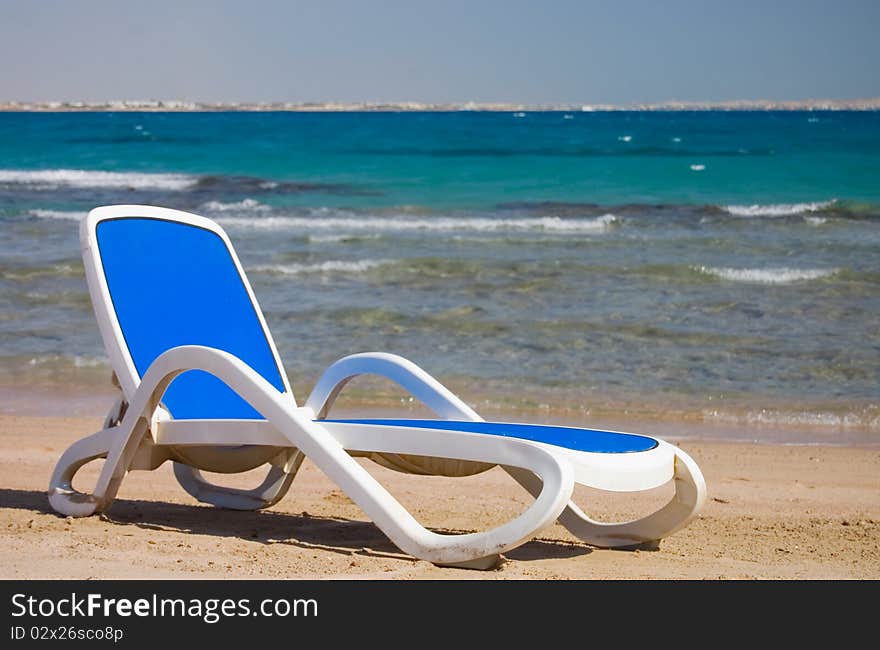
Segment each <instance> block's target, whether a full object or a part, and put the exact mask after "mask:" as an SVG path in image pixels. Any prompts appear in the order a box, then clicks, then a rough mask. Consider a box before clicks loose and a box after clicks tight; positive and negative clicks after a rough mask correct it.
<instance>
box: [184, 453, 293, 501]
mask: <svg viewBox="0 0 880 650" xmlns="http://www.w3.org/2000/svg"><path fill="white" fill-rule="evenodd" d="M304 458H305V455H304V454H303V453H302V452H301V451H297V452H296V454H295V456H294V457H293V458H292V459H291V460H290V461H288V463H287V464H286V467H285V468H284V469H282V468H280V467H276V466H274V465H273V466H271V467H270V468H269V472H268V473H267V474H266V478H265V479H264V480H263V482H262V483H260V484H259V485H258V486H257V487H255V488H253V489H250V490H242V489H238V488H231V487H224V486H222V485H215V484H213V483H211V482H210V481H207V480H206V479H205V477H204V476H202V473H201V472H200V471H199V470H198V469H196V468H195V467H191V466H189V465H184V464H183V463H174V476H175V478H176V479H177V482H178V483H180V486H181V487H182V488H183V489H184V490H186V491H187V492H188V493H189V494H190V495H191V496H193V497H194V498H195V499H196V500H198V501H201V502H202V503H210V504H211V505H214V506H217V507H219V508H228V509H230V510H259V509H261V508H269V507H270V506H273V505H275V504H276V503H278V501H280V500H281V499H282V498H284V495H285V494H287V490H288V489H290V484H291V483H292V482H293V479H294V477H295V476H296V473H297V471H299V467H300V465H302V462H303V459H304Z"/></svg>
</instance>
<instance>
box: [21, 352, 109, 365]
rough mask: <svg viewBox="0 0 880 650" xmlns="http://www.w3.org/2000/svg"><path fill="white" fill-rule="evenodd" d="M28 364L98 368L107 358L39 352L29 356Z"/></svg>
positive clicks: (104, 363)
mask: <svg viewBox="0 0 880 650" xmlns="http://www.w3.org/2000/svg"><path fill="white" fill-rule="evenodd" d="M28 365H29V366H44V365H52V366H57V365H68V366H73V367H74V368H100V367H102V366H105V365H107V359H106V358H104V357H92V356H86V355H73V356H67V355H61V354H40V355H37V356H35V357H31V358H30V359H29V360H28Z"/></svg>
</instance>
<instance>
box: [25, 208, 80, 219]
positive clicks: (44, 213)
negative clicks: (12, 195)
mask: <svg viewBox="0 0 880 650" xmlns="http://www.w3.org/2000/svg"><path fill="white" fill-rule="evenodd" d="M28 214H29V215H31V216H32V217H37V218H39V219H61V220H64V221H82V219H83V217H85V216H86V213H85V212H76V211H68V210H39V209H36V210H28Z"/></svg>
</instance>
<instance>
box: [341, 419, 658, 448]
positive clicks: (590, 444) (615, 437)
mask: <svg viewBox="0 0 880 650" xmlns="http://www.w3.org/2000/svg"><path fill="white" fill-rule="evenodd" d="M324 422H343V423H344V422H350V423H353V424H373V425H378V426H389V427H418V428H420V429H443V430H446V431H467V432H470V433H485V434H488V435H491V436H504V437H505V438H521V439H522V440H531V441H532V442H543V443H545V444H548V445H556V446H557V447H565V448H566V449H573V450H574V451H589V452H593V453H598V454H625V453H633V452H639V451H648V450H650V449H654V447H656V446H657V441H656V440H655V439H654V438H650V437H648V436H642V435H639V434H636V433H618V432H615V431H601V430H597V429H578V428H577V427H557V426H552V425H548V424H513V423H509V422H470V421H458V420H396V419H370V420H324Z"/></svg>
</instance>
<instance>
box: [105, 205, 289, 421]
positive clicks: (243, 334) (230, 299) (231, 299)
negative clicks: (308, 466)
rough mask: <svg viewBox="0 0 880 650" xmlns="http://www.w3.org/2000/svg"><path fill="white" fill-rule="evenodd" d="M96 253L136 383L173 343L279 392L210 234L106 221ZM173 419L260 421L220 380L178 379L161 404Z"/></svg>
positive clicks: (233, 276)
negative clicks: (218, 357)
mask: <svg viewBox="0 0 880 650" xmlns="http://www.w3.org/2000/svg"><path fill="white" fill-rule="evenodd" d="M97 240H98V249H99V252H100V258H101V264H102V265H103V268H104V275H105V277H106V278H107V285H108V288H109V290H110V297H111V299H112V302H113V308H114V309H115V311H116V316H117V319H118V320H119V325H120V327H121V329H122V334H123V336H124V338H125V343H126V345H127V346H128V351H129V353H130V354H131V357H132V360H133V361H134V365H135V367H136V368H137V371H138V373H139V375H140V376H141V377H143V375H144V373H145V372H146V371H147V368H149V367H150V364H151V363H153V361H154V360H155V359H156V357H158V356H159V355H160V354H162V353H163V352H165V351H167V350H169V349H171V348H173V347H177V346H179V345H204V346H209V347H213V348H219V349H221V350H225V351H226V352H229V353H231V354H233V355H235V356H237V357H238V358H239V359H241V360H242V361H244V362H245V363H246V364H248V365H249V366H250V367H251V368H253V369H254V370H256V371H257V372H258V373H260V375H262V376H263V377H264V378H265V379H266V380H267V381H268V382H269V383H271V384H272V385H273V386H274V387H275V388H277V389H278V390H279V391H282V392H283V391H284V390H285V386H284V382H283V380H282V378H281V374H280V371H279V369H278V364H277V363H276V361H275V356H274V355H273V353H272V349H271V347H270V346H269V342H268V339H267V338H266V333H265V331H264V330H263V327H262V325H261V324H260V320H259V317H258V316H257V312H256V310H255V308H254V304H253V302H252V301H251V299H250V296H249V295H248V292H247V289H246V288H245V285H244V281H243V279H242V277H241V274H240V273H239V272H238V269H237V268H236V266H235V263H234V261H233V259H232V256H231V255H230V251H229V249H228V248H227V247H226V243H225V242H224V241H223V239H222V238H221V237H220V236H219V235H217V234H216V233H214V232H212V231H210V230H207V229H205V228H201V227H198V226H193V225H189V224H184V223H179V222H176V221H167V220H164V219H151V218H141V217H129V218H119V219H107V220H105V221H101V222H99V223H98V226H97ZM162 402H163V404H164V405H165V406H166V408H168V410H169V411H170V412H171V415H172V416H173V417H174V418H176V419H184V420H185V419H222V418H229V419H246V420H251V419H263V418H262V416H261V415H260V414H259V413H257V411H255V410H254V409H253V408H252V407H251V406H250V405H249V404H248V403H247V402H245V401H244V400H243V399H241V398H240V397H239V396H238V395H236V394H235V393H234V392H233V391H232V389H230V388H229V387H228V386H226V384H224V383H223V382H222V381H220V380H219V379H217V378H215V377H214V376H212V375H209V374H208V373H205V372H202V371H200V370H190V371H187V372H185V373H183V374H181V375H180V376H179V377H177V378H176V379H175V380H174V381H173V382H172V383H171V385H170V386H169V387H168V391H167V392H166V393H165V396H164V397H163V398H162Z"/></svg>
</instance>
